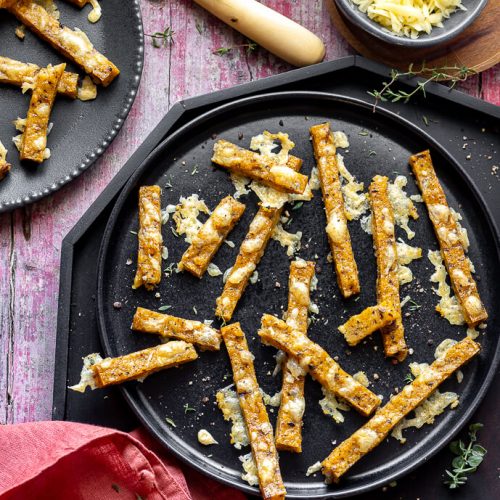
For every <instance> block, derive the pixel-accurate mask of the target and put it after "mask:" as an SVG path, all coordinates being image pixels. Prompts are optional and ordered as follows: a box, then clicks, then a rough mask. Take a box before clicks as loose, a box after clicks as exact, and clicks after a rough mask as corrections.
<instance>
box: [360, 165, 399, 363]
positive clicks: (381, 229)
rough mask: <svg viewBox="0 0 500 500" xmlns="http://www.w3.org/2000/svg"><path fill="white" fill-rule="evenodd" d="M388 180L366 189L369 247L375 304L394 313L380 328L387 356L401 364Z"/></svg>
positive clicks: (376, 180) (377, 180)
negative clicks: (373, 260)
mask: <svg viewBox="0 0 500 500" xmlns="http://www.w3.org/2000/svg"><path fill="white" fill-rule="evenodd" d="M388 182H389V179H388V178H387V177H383V176H381V175H376V176H375V177H374V178H373V181H372V183H371V184H370V187H369V193H370V205H371V209H372V234H373V246H374V248H375V255H376V258H377V302H378V303H379V304H382V303H385V304H386V305H388V306H390V307H391V308H392V309H393V310H394V311H395V313H396V315H397V318H396V319H395V320H394V322H393V323H391V324H389V325H387V326H384V327H383V328H381V330H380V333H381V334H382V341H383V344H384V352H385V355H386V356H387V357H393V358H396V359H397V360H398V361H403V360H404V359H405V358H406V356H407V354H408V347H407V345H406V341H405V331H404V327H403V321H402V319H401V302H400V300H399V278H398V266H399V264H398V255H397V248H396V236H395V234H394V213H393V209H392V205H391V202H390V200H389V194H388V191H387V185H388Z"/></svg>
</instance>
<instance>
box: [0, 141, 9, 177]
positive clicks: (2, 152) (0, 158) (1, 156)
mask: <svg viewBox="0 0 500 500" xmlns="http://www.w3.org/2000/svg"><path fill="white" fill-rule="evenodd" d="M10 167H11V165H10V163H8V162H7V150H6V149H5V146H4V145H3V144H2V141H0V181H1V180H2V179H3V178H4V177H5V176H6V175H7V174H8V173H9V172H10Z"/></svg>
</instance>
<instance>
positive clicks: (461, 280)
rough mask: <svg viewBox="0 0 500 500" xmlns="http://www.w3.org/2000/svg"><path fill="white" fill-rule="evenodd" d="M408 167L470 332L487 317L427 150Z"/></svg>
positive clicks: (411, 159) (412, 160) (411, 160)
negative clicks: (418, 190)
mask: <svg viewBox="0 0 500 500" xmlns="http://www.w3.org/2000/svg"><path fill="white" fill-rule="evenodd" d="M410 165H411V168H412V170H413V173H414V174H415V178H416V180H417V184H418V186H419V188H420V191H421V192H422V198H423V199H424V202H425V204H426V206H427V210H428V212H429V217H430V219H431V222H432V225H433V226H434V231H435V233H436V237H437V239H438V242H439V247H440V249H441V255H442V256H443V260H444V263H445V265H446V269H447V271H448V275H449V276H450V282H451V286H452V287H453V291H454V292H455V295H456V296H457V299H458V301H459V303H460V305H461V307H462V312H463V315H464V318H465V321H466V322H467V324H468V325H469V326H470V327H471V328H473V327H475V326H477V325H478V324H479V323H482V322H483V321H486V319H487V318H488V313H487V312H486V309H485V308H484V305H483V303H482V302H481V299H480V297H479V292H478V290H477V285H476V282H475V281H474V278H473V277H472V274H471V269H470V265H469V262H468V260H467V259H466V257H465V252H464V247H463V244H462V242H461V240H460V237H459V234H458V228H457V223H456V221H455V219H454V217H453V216H452V213H451V210H450V208H449V206H448V202H447V200H446V195H445V194H444V191H443V188H442V187H441V184H440V183H439V179H438V178H437V176H436V172H435V170H434V166H433V165H432V159H431V155H430V152H429V150H427V151H422V152H421V153H418V154H416V155H413V156H412V157H411V158H410Z"/></svg>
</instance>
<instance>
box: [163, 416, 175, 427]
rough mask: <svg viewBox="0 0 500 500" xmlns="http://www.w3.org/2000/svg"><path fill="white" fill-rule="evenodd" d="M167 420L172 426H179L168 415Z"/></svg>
mask: <svg viewBox="0 0 500 500" xmlns="http://www.w3.org/2000/svg"><path fill="white" fill-rule="evenodd" d="M165 420H166V422H167V424H169V425H171V426H172V427H177V426H176V425H175V422H174V421H173V420H172V419H171V418H169V417H166V418H165Z"/></svg>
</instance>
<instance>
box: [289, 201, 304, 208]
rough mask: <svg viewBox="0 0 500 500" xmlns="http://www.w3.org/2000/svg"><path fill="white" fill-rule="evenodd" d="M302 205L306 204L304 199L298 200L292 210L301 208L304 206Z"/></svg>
mask: <svg viewBox="0 0 500 500" xmlns="http://www.w3.org/2000/svg"><path fill="white" fill-rule="evenodd" d="M302 205H304V202H303V201H298V202H297V203H295V205H294V206H293V207H292V210H298V209H299V208H302Z"/></svg>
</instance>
